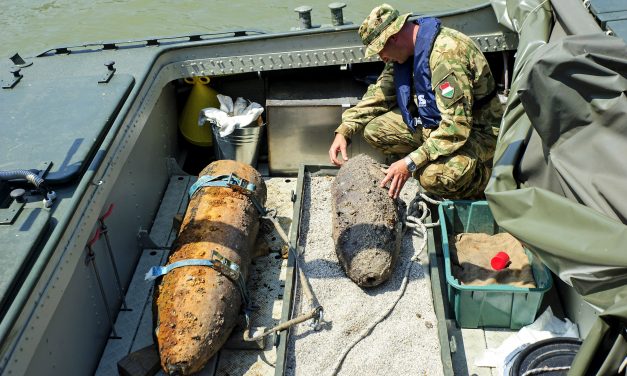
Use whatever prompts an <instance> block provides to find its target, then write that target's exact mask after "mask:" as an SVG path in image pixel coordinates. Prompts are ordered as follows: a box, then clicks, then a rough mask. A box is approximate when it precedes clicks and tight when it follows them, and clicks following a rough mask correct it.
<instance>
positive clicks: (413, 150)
mask: <svg viewBox="0 0 627 376" xmlns="http://www.w3.org/2000/svg"><path fill="white" fill-rule="evenodd" d="M429 67H430V69H431V85H432V87H433V89H434V91H435V96H436V103H437V106H438V109H439V110H440V113H441V116H442V121H441V122H440V124H439V126H438V127H437V128H435V129H423V130H422V132H421V133H422V134H420V133H419V132H416V133H415V134H412V133H411V132H410V131H409V129H408V128H407V126H406V125H405V123H404V122H403V119H402V116H401V113H400V110H399V109H398V107H397V104H396V95H395V88H394V65H393V64H386V66H385V68H384V69H383V72H382V73H381V75H380V76H379V78H378V80H377V82H376V83H375V84H373V85H370V86H369V87H368V90H367V92H366V94H365V95H364V97H363V98H362V100H361V101H360V102H359V103H358V104H357V105H356V106H355V107H353V108H350V109H348V110H346V111H345V112H344V114H343V115H342V124H341V125H340V126H339V127H338V128H337V129H336V132H337V133H340V134H342V135H344V136H345V137H347V138H351V137H352V136H353V135H354V134H355V133H357V132H360V131H363V132H364V137H365V139H366V140H367V141H368V142H369V143H371V144H372V145H373V146H374V147H376V148H378V149H380V150H382V151H383V152H384V153H386V154H390V155H395V156H397V157H399V159H400V158H402V157H404V155H409V157H410V158H411V159H412V160H413V161H414V163H416V166H417V167H418V170H417V173H416V175H415V177H416V178H417V179H418V180H419V181H420V184H421V185H422V186H423V188H425V189H426V190H427V191H428V192H431V193H434V194H437V195H439V196H442V197H445V198H450V199H462V198H475V197H481V196H482V195H483V190H484V189H485V186H486V184H487V182H488V180H489V176H490V172H491V166H492V156H493V155H494V148H495V146H496V136H497V134H498V127H499V124H500V122H501V116H502V114H503V106H502V105H501V103H500V102H499V100H498V98H497V97H496V96H495V97H494V98H493V99H492V100H491V101H489V102H488V103H486V104H484V105H483V106H481V107H480V108H473V103H474V102H475V100H476V99H481V98H483V97H485V96H486V95H488V94H490V93H491V92H492V91H493V89H494V86H495V83H494V78H493V77H492V73H491V71H490V68H489V66H488V63H487V61H486V59H485V57H484V56H483V54H482V53H481V51H480V50H479V49H478V48H477V47H476V45H475V44H474V42H473V41H472V40H471V39H470V38H469V37H467V36H466V35H464V34H462V33H460V32H458V31H455V30H452V29H449V28H442V29H441V31H440V33H439V34H438V36H437V37H436V40H435V42H434V46H433V50H432V52H431V56H430V58H429ZM414 102H416V98H415V96H414ZM475 107H476V106H475Z"/></svg>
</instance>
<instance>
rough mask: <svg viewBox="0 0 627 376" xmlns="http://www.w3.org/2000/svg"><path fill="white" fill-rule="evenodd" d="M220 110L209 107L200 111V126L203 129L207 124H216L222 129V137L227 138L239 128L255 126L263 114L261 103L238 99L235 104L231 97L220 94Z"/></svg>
mask: <svg viewBox="0 0 627 376" xmlns="http://www.w3.org/2000/svg"><path fill="white" fill-rule="evenodd" d="M218 101H220V109H217V108H213V107H209V108H205V109H202V110H200V114H199V116H198V126H199V127H202V126H204V125H205V123H206V122H209V123H211V124H216V125H217V126H218V127H219V128H220V137H226V136H228V135H230V134H231V133H233V131H234V130H235V129H237V128H244V127H247V126H255V125H256V124H257V123H256V122H255V120H257V118H258V117H259V116H260V115H261V113H262V112H263V107H261V105H260V104H259V103H256V102H249V101H247V100H246V99H244V98H242V97H238V98H237V99H236V100H235V103H233V100H232V99H231V97H229V96H227V95H222V94H218Z"/></svg>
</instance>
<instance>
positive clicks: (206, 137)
mask: <svg viewBox="0 0 627 376" xmlns="http://www.w3.org/2000/svg"><path fill="white" fill-rule="evenodd" d="M185 82H186V83H188V84H191V85H193V87H192V92H191V93H190V94H189V98H187V103H185V107H184V108H183V113H182V114H181V118H180V119H179V129H180V130H181V133H182V134H183V137H185V139H186V140H187V141H189V142H190V143H192V144H194V145H198V146H211V145H212V143H213V141H212V138H211V133H212V132H211V125H210V124H205V125H203V126H202V127H201V126H198V115H199V114H200V110H202V109H203V108H207V107H215V108H220V101H218V92H216V91H215V90H213V89H212V88H210V87H209V86H207V84H208V83H209V77H189V78H186V79H185Z"/></svg>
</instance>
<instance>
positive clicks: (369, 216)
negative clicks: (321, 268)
mask: <svg viewBox="0 0 627 376" xmlns="http://www.w3.org/2000/svg"><path fill="white" fill-rule="evenodd" d="M381 168H382V165H381V164H379V163H377V162H375V161H374V160H373V159H372V158H370V157H368V156H366V155H358V156H356V157H354V158H351V159H350V160H348V161H347V162H345V163H344V164H343V165H342V168H340V170H339V172H338V174H337V177H336V178H335V181H334V182H333V186H332V196H333V241H334V242H335V253H337V258H338V259H339V261H340V264H341V265H342V268H344V271H345V272H346V275H348V277H349V278H350V279H351V280H353V282H355V283H356V284H358V285H359V286H362V287H370V286H376V285H378V284H380V283H382V282H383V281H385V280H387V279H388V278H389V277H390V274H391V273H392V269H393V268H394V265H395V264H396V260H397V258H398V254H399V252H400V247H401V240H402V221H401V216H400V209H399V205H398V201H397V200H394V199H392V198H391V197H389V196H388V189H387V188H381V187H379V183H380V182H381V180H382V179H383V178H384V177H385V174H384V173H383V172H382V171H381Z"/></svg>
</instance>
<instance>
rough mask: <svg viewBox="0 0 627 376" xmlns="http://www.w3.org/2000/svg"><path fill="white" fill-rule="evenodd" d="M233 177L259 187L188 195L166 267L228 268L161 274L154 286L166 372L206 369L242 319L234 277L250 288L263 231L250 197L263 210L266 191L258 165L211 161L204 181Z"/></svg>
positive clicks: (205, 190)
mask: <svg viewBox="0 0 627 376" xmlns="http://www.w3.org/2000/svg"><path fill="white" fill-rule="evenodd" d="M231 174H234V176H236V177H237V178H240V179H245V180H246V181H248V182H250V183H252V184H254V185H255V186H256V189H255V190H254V191H253V192H250V191H246V189H245V187H233V186H225V187H221V186H204V187H200V188H199V189H198V190H197V191H196V192H195V193H194V194H193V196H192V197H191V198H190V201H189V205H188V207H187V211H186V213H185V217H184V218H183V222H182V224H181V228H180V231H179V233H178V237H177V239H176V241H175V242H174V245H173V248H172V249H173V251H172V253H171V254H170V257H169V259H168V264H167V265H171V264H174V263H177V262H183V263H185V262H187V263H188V262H189V260H207V261H206V262H208V263H214V264H215V265H217V266H224V267H225V268H226V269H225V270H223V272H218V271H217V270H216V269H219V268H215V267H211V266H202V265H186V266H182V267H177V268H174V269H171V270H170V271H168V272H167V274H165V275H163V277H162V278H161V281H160V283H159V285H158V286H157V287H156V288H155V299H154V305H153V313H154V316H155V336H156V342H157V345H158V349H159V355H160V359H161V366H162V368H163V370H164V371H165V372H167V373H169V374H178V375H187V374H190V373H194V372H198V371H199V370H201V369H202V368H203V367H204V366H205V364H206V363H207V361H208V360H209V359H210V358H211V357H212V356H213V355H214V354H215V353H216V352H217V351H218V350H219V349H220V348H221V347H222V345H223V344H224V343H225V342H226V340H227V339H228V337H229V335H230V333H231V331H232V330H233V328H234V327H235V325H236V323H237V322H238V315H239V312H240V310H241V307H242V303H243V296H242V292H241V290H240V289H241V285H240V284H238V280H237V279H236V278H237V276H238V274H237V273H233V274H234V275H229V273H230V272H232V271H233V270H236V271H237V272H238V273H240V274H241V280H243V281H244V286H245V281H246V277H247V276H248V268H249V265H250V260H251V252H252V249H253V246H254V242H255V239H256V237H257V233H258V231H259V212H258V210H257V209H256V207H255V205H254V204H253V202H252V200H251V197H249V196H251V195H252V196H253V197H254V198H255V199H256V200H257V202H258V203H259V204H260V205H262V206H263V205H264V204H265V200H266V187H265V184H264V182H263V179H262V178H261V175H260V174H259V172H257V171H256V170H255V169H254V168H252V167H251V166H249V165H245V164H242V163H239V162H236V161H230V160H222V161H216V162H213V163H211V164H210V165H208V166H207V167H205V169H203V170H202V171H201V173H200V175H199V176H200V177H203V176H207V175H208V176H211V177H219V176H223V177H224V176H229V175H231ZM225 180H226V179H222V181H225ZM239 181H241V180H239ZM243 185H245V183H243ZM185 260H187V261H185ZM244 291H245V290H244Z"/></svg>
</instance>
